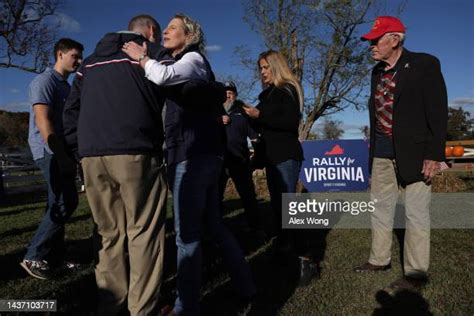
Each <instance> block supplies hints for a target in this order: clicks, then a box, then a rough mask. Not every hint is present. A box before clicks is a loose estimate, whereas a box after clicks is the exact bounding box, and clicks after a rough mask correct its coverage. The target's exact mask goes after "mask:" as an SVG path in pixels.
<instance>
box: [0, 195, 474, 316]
mask: <svg viewBox="0 0 474 316" xmlns="http://www.w3.org/2000/svg"><path fill="white" fill-rule="evenodd" d="M453 194H455V193H453ZM45 197H46V196H45V193H44V192H40V193H35V194H23V195H17V196H13V197H11V198H10V200H9V201H7V203H6V204H5V205H3V206H0V245H1V247H0V267H1V269H0V298H1V299H57V300H58V308H59V310H60V311H62V312H65V313H67V314H69V315H81V314H90V313H88V312H89V311H92V310H94V306H95V279H94V274H93V264H92V261H93V250H92V241H91V236H92V229H93V223H92V219H91V215H90V211H89V208H88V205H87V200H86V198H85V196H84V195H81V196H80V204H79V208H78V209H77V211H76V212H75V213H74V214H73V216H72V218H71V220H70V223H69V224H68V225H67V228H66V236H67V247H68V250H69V253H70V254H71V256H72V257H73V258H74V259H76V260H77V261H79V262H82V263H83V264H84V268H83V269H82V270H81V271H80V272H79V273H77V274H74V275H63V276H61V277H59V278H58V279H56V280H51V281H41V280H37V279H34V278H32V277H30V276H28V275H27V274H26V273H25V272H24V271H23V270H22V268H21V267H20V266H19V264H18V263H19V262H20V261H21V258H22V257H23V254H24V252H25V246H26V245H27V244H28V242H29V240H30V238H31V237H32V235H33V234H34V232H35V230H36V227H37V225H38V222H39V220H40V218H41V216H42V213H43V209H44V206H45ZM473 197H474V194H473ZM169 204H170V203H169ZM239 204H240V203H239V201H237V200H230V201H227V203H226V212H227V213H226V214H227V215H226V218H225V220H226V223H227V224H228V225H229V227H230V228H231V229H232V231H233V232H234V233H235V235H236V236H237V237H238V239H239V241H241V244H242V246H243V248H244V249H245V252H246V254H247V258H248V260H249V262H250V264H251V267H252V270H253V272H254V277H255V280H256V282H257V286H258V295H257V297H256V300H255V301H254V302H253V303H252V304H251V305H247V306H243V305H242V304H241V303H239V302H238V300H237V299H236V295H235V294H234V292H233V291H232V288H231V285H230V282H229V278H228V276H227V274H226V272H225V266H223V264H222V263H221V261H220V259H219V257H218V256H217V255H216V254H215V253H216V251H215V248H214V247H213V245H212V244H210V243H209V242H206V243H205V248H204V252H205V253H204V261H205V268H204V272H203V273H204V280H205V284H204V286H203V291H202V314H203V315H275V314H279V315H336V314H341V315H371V314H374V315H387V314H393V315H400V314H406V315H413V314H423V315H426V314H427V312H430V313H433V314H435V315H472V314H473V313H474V303H473V300H474V278H473V274H474V271H473V267H474V265H473V261H474V260H473V259H474V258H473V254H474V230H447V229H444V230H432V233H431V236H432V241H431V266H430V276H431V282H430V283H429V285H428V286H427V287H426V289H425V290H424V291H423V292H422V293H421V295H420V294H417V293H411V292H400V293H396V294H395V295H394V296H388V295H386V294H385V292H383V291H380V290H381V289H383V288H384V287H385V286H387V285H388V284H389V283H390V282H391V281H393V280H395V279H396V278H398V277H399V276H400V275H401V264H400V252H399V238H398V237H400V236H399V235H400V234H394V243H393V268H392V270H391V271H389V272H386V273H382V274H355V273H352V267H353V266H355V265H358V264H361V263H363V262H364V261H366V260H367V258H368V254H369V250H370V230H368V229H365V230H348V229H335V230H331V231H310V233H309V234H310V235H308V238H310V239H311V240H314V241H316V244H317V245H318V247H319V249H318V251H319V253H320V254H321V256H322V257H323V261H322V263H321V265H322V273H321V278H320V279H319V280H314V281H313V282H312V283H311V284H310V285H309V286H308V287H305V288H297V287H296V284H297V275H296V273H297V263H296V262H293V261H291V260H286V261H282V260H276V259H275V257H274V255H273V247H272V239H269V240H266V241H265V240H255V239H252V238H249V237H248V236H246V235H245V234H244V233H243V231H242V229H241V227H242V225H241V223H242V221H243V216H242V210H241V209H240V205H239ZM170 206H171V205H168V217H169V219H170V221H169V223H168V224H171V211H170ZM260 206H261V211H262V212H263V213H264V215H269V212H270V211H269V204H268V202H267V201H261V203H260ZM167 230H168V233H167V243H166V245H167V248H166V257H165V258H166V259H165V261H166V263H165V280H166V281H165V284H164V285H163V288H162V292H163V297H164V299H163V300H164V301H169V300H171V299H172V297H173V289H174V283H175V267H174V266H175V263H176V260H175V253H176V250H175V247H174V235H173V233H172V231H171V225H167ZM311 234H312V235H311ZM3 314H4V313H1V315H3Z"/></svg>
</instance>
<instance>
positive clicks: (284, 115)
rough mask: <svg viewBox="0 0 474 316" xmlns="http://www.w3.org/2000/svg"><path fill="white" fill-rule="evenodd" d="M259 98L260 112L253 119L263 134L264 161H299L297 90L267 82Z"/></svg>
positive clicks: (300, 151) (299, 116) (299, 115)
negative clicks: (256, 117) (267, 85)
mask: <svg viewBox="0 0 474 316" xmlns="http://www.w3.org/2000/svg"><path fill="white" fill-rule="evenodd" d="M258 98H259V100H260V103H259V104H258V105H257V109H258V110H259V111H260V115H259V117H258V119H257V120H256V123H257V126H258V127H259V132H260V134H261V135H262V138H263V144H264V148H265V158H266V160H267V162H269V163H271V164H278V163H280V162H284V161H286V160H289V159H293V160H297V161H302V160H303V159H304V158H303V149H302V147H301V144H300V142H299V140H298V126H299V123H300V120H301V112H300V107H299V104H298V97H297V94H296V91H295V90H294V89H293V88H288V87H282V88H278V87H275V86H269V87H268V88H266V89H265V90H263V91H262V93H260V95H259V96H258Z"/></svg>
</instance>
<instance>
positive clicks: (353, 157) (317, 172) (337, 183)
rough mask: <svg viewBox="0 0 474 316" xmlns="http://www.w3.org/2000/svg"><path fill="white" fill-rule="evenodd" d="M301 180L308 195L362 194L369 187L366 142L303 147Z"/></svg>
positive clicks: (328, 142) (323, 142)
mask: <svg viewBox="0 0 474 316" xmlns="http://www.w3.org/2000/svg"><path fill="white" fill-rule="evenodd" d="M302 145H303V151H304V157H305V160H304V161H303V165H302V168H301V173H300V180H301V181H302V182H303V183H304V185H305V187H306V189H308V191H309V192H324V191H365V190H367V188H368V185H369V166H368V160H369V144H368V142H367V141H365V140H361V139H360V140H359V139H355V140H315V141H305V142H303V143H302Z"/></svg>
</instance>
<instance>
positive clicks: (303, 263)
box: [298, 257, 319, 287]
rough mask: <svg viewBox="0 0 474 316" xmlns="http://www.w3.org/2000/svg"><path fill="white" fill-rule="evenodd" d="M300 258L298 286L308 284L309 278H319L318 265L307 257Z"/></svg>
mask: <svg viewBox="0 0 474 316" xmlns="http://www.w3.org/2000/svg"><path fill="white" fill-rule="evenodd" d="M299 259H300V281H299V283H298V286H300V287H303V286H307V285H309V283H311V280H313V279H319V266H318V264H317V263H315V262H313V261H311V260H310V259H308V258H301V257H300V258H299Z"/></svg>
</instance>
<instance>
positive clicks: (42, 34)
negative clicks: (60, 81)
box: [0, 0, 61, 73]
mask: <svg viewBox="0 0 474 316" xmlns="http://www.w3.org/2000/svg"><path fill="white" fill-rule="evenodd" d="M60 2H61V0H0V9H1V13H0V67H3V68H18V69H21V70H24V71H29V72H35V73H39V72H42V71H43V70H44V68H46V67H47V66H48V64H49V56H50V55H51V50H52V49H51V48H52V44H53V43H54V40H55V38H56V34H57V33H56V30H57V28H58V25H55V24H54V23H52V20H51V19H49V18H50V17H52V16H54V15H55V12H56V9H57V8H58V6H59V4H60ZM48 19H49V20H48Z"/></svg>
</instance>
